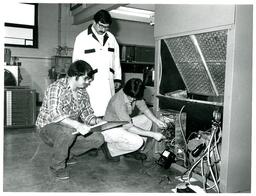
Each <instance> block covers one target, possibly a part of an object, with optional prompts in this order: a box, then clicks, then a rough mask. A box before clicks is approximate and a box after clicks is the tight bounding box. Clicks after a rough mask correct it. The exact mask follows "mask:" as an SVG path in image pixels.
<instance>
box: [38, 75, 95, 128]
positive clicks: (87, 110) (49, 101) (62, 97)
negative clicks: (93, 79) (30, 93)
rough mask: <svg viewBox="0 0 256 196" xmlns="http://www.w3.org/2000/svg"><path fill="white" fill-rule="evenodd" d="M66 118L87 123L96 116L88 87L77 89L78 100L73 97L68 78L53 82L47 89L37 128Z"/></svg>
mask: <svg viewBox="0 0 256 196" xmlns="http://www.w3.org/2000/svg"><path fill="white" fill-rule="evenodd" d="M65 118H70V119H73V120H79V118H80V119H81V120H82V121H83V122H84V123H86V124H89V122H90V121H91V120H92V119H93V118H95V115H94V114H93V109H92V107H91V104H90V99H89V95H88V93H87V91H86V89H77V100H76V99H75V98H74V97H73V94H72V90H71V89H70V87H69V85H68V79H67V78H61V79H59V80H57V81H56V82H54V83H52V84H51V85H50V86H49V87H48V88H47V90H46V92H45V95H44V100H43V104H42V106H41V108H40V112H39V114H38V117H37V120H36V126H37V128H42V127H44V126H45V125H47V124H50V123H57V122H60V121H61V120H63V119H65Z"/></svg>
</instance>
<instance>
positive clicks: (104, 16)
mask: <svg viewBox="0 0 256 196" xmlns="http://www.w3.org/2000/svg"><path fill="white" fill-rule="evenodd" d="M93 19H94V20H95V22H96V23H98V22H101V23H103V24H109V25H111V23H112V18H111V15H110V14H109V12H108V11H106V10H100V11H98V12H97V13H96V14H95V15H94V17H93Z"/></svg>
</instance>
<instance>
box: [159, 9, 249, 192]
mask: <svg viewBox="0 0 256 196" xmlns="http://www.w3.org/2000/svg"><path fill="white" fill-rule="evenodd" d="M209 13H211V14H209ZM166 19H168V20H166ZM252 24H253V6H252V5H171V4H170V5H156V7H155V26H154V37H155V40H156V47H155V48H156V53H155V55H156V56H155V57H156V60H155V83H154V86H155V87H156V90H155V94H156V97H157V99H155V101H154V111H155V113H156V114H161V109H172V110H177V111H179V110H181V108H182V107H183V106H184V105H185V109H184V112H186V114H187V118H186V134H187V135H190V133H192V132H194V131H198V130H207V129H208V127H209V126H211V118H212V116H213V111H215V110H216V109H219V110H222V109H223V112H222V114H223V119H222V123H221V126H222V137H221V149H222V150H221V153H220V155H221V163H220V175H219V187H220V192H223V193H225V192H226V193H234V192H248V191H249V192H250V190H251V187H252V186H251V111H252V101H251V100H252V91H251V89H252V74H251V73H252V43H253V42H252V34H253V33H252V32H253V28H252ZM241 51H243V52H241ZM174 92H175V93H174ZM237 155H239V156H237ZM241 160H242V161H241ZM237 176H239V178H238V177H237Z"/></svg>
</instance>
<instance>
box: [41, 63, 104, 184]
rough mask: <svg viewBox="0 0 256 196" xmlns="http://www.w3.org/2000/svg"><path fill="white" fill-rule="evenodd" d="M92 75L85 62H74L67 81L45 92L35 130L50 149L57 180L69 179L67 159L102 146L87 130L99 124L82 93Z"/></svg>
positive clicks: (56, 83) (60, 81)
mask: <svg viewBox="0 0 256 196" xmlns="http://www.w3.org/2000/svg"><path fill="white" fill-rule="evenodd" d="M96 72H97V70H96V71H95V70H93V69H92V67H91V66H90V65H89V64H88V63H86V62H85V61H82V60H79V61H76V62H74V63H72V64H71V65H70V67H69V70H68V73H67V75H68V76H67V77H65V78H61V79H58V80H57V81H55V82H54V83H52V84H51V85H50V86H49V87H48V88H47V89H46V92H45V95H44V99H43V103H42V106H41V108H40V112H39V115H38V118H37V121H36V126H37V131H38V133H39V136H40V137H41V139H42V140H43V141H44V142H45V143H46V144H48V145H49V146H51V147H53V151H52V152H53V153H52V161H51V164H50V171H52V173H53V174H54V175H55V176H56V178H57V179H68V178H69V172H68V170H67V168H66V166H67V163H68V161H69V159H71V158H72V157H73V156H78V155H81V154H83V153H85V152H87V151H89V150H91V149H97V148H99V147H100V146H101V145H102V144H103V143H104V138H103V135H102V134H101V133H98V132H94V133H91V132H90V126H89V125H95V124H97V123H99V122H100V121H101V119H100V118H98V117H96V116H95V115H94V114H93V109H92V108H91V105H90V100H89V96H88V94H87V91H86V87H88V86H89V85H90V83H91V82H92V81H93V76H94V74H95V73H96ZM73 132H79V133H80V134H79V135H76V134H72V133H73Z"/></svg>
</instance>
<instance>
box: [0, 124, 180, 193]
mask: <svg viewBox="0 0 256 196" xmlns="http://www.w3.org/2000/svg"><path fill="white" fill-rule="evenodd" d="M50 153H51V148H50V147H48V146H46V145H45V144H43V143H42V142H41V140H40V139H39V138H38V136H37V134H36V133H35V132H34V130H33V129H20V130H13V129H10V130H5V132H4V174H3V177H4V178H3V191H4V192H124V193H127V192H133V193H150V192H159V193H160V192H161V193H171V192H172V190H171V189H173V188H175V187H176V185H177V184H179V183H180V181H178V180H176V179H175V177H176V176H178V175H181V174H180V172H178V171H176V170H174V169H168V170H166V169H163V168H161V167H159V166H158V165H157V164H156V163H155V159H153V158H151V159H150V160H149V161H146V162H143V163H142V162H140V161H137V160H133V159H131V158H125V157H121V161H120V162H118V163H113V162H108V161H107V160H106V159H105V158H104V156H103V153H102V151H99V155H98V156H97V157H91V156H89V155H88V154H85V155H82V156H80V157H79V158H78V163H77V164H76V165H73V166H69V170H70V179H69V180H65V181H57V180H55V179H54V178H53V176H52V175H51V173H50V171H49V169H48V162H49V160H50ZM168 178H169V180H168Z"/></svg>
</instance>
